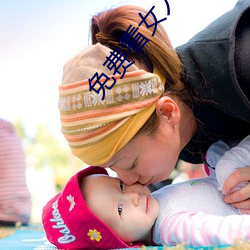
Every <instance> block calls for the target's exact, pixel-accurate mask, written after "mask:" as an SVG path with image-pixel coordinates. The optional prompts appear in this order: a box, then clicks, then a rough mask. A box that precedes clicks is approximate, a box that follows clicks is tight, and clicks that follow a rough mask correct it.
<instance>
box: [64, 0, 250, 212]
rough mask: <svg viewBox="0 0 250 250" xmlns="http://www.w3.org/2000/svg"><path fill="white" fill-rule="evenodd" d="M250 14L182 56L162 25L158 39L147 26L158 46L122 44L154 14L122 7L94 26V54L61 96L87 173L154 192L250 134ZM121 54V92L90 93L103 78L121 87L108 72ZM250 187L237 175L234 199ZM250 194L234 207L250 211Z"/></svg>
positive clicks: (237, 16) (73, 64)
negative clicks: (186, 165) (108, 63)
mask: <svg viewBox="0 0 250 250" xmlns="http://www.w3.org/2000/svg"><path fill="white" fill-rule="evenodd" d="M249 12H250V1H249V0H247V1H239V2H238V3H237V5H236V6H235V8H234V9H233V10H232V11H229V12H228V13H226V14H225V15H224V16H222V17H221V18H219V19H218V20H216V21H215V22H214V23H212V24H211V25H210V26H208V27H207V28H206V29H205V30H204V31H202V32H200V33H199V34H197V35H196V36H195V37H194V38H193V39H191V40H190V42H189V43H187V44H185V45H183V46H180V47H178V48H177V50H176V51H177V52H176V51H175V50H174V49H173V48H172V46H171V43H170V41H169V39H168V36H167V34H166V32H165V31H164V29H163V28H162V27H161V25H160V24H158V26H157V30H156V33H155V35H154V36H152V31H153V27H151V28H147V27H146V26H143V25H141V26H140V27H139V32H140V33H141V34H142V35H143V36H144V37H145V38H146V39H148V40H149V42H148V43H147V44H145V46H144V47H143V48H142V50H141V51H140V53H138V52H136V51H134V50H133V49H129V48H128V46H123V45H122V44H121V43H120V42H119V41H120V39H121V38H122V36H123V35H124V33H125V32H126V30H127V29H128V26H129V25H132V27H137V26H138V25H139V23H140V22H141V20H142V19H141V17H140V16H139V15H138V13H141V14H142V16H144V17H145V16H146V14H147V11H145V10H143V9H141V8H139V7H136V6H122V7H118V8H115V9H111V10H108V11H105V12H102V13H100V14H98V15H97V16H94V17H93V18H92V24H91V30H92V42H93V44H94V45H93V46H91V47H90V48H88V49H86V50H84V51H82V52H81V53H79V54H78V55H77V56H76V57H74V58H73V59H72V60H70V61H69V62H68V63H67V64H66V65H65V68H64V76H63V82H62V85H61V86H60V111H61V121H62V132H63V133H64V135H65V137H66V139H67V140H68V142H69V144H70V146H71V148H72V152H73V153H74V154H75V155H76V156H78V157H79V158H80V159H82V160H83V161H84V162H85V163H87V164H90V165H99V166H101V167H109V168H111V169H113V170H114V171H116V172H117V173H118V175H119V176H120V178H121V179H122V181H123V182H125V183H126V184H128V185H129V184H132V183H135V182H140V183H141V184H143V185H149V184H151V183H156V182H159V181H162V180H164V179H166V178H168V177H169V175H170V173H171V171H172V170H173V168H174V166H175V164H176V162H177V160H178V158H179V157H180V158H181V159H184V160H186V161H189V162H193V163H201V162H203V156H204V155H205V153H206V151H207V149H208V147H209V146H210V145H211V144H212V143H214V142H216V141H217V140H219V139H237V140H241V139H243V138H244V137H245V136H247V135H248V134H250V103H249V95H250V91H249V79H250V75H249V70H248V69H249V65H250V49H249V42H248V41H249V37H250V21H249V16H250V15H249ZM147 21H148V23H149V24H150V21H151V23H153V21H154V20H153V19H151V20H149V19H147ZM116 49H119V50H120V51H121V53H123V57H124V55H126V56H127V60H125V66H124V67H123V70H125V69H126V70H125V71H126V72H124V78H123V79H122V77H120V75H119V74H116V76H115V77H116V80H117V82H116V84H115V85H114V87H113V88H112V90H110V89H105V88H104V86H101V87H102V92H103V93H104V91H106V98H105V99H104V101H103V100H100V96H103V93H100V96H98V95H97V93H94V91H92V92H91V91H89V89H87V86H91V80H92V79H93V75H94V74H95V73H97V74H101V73H103V74H105V75H106V76H109V77H108V78H106V79H109V80H108V81H110V85H109V86H113V83H114V82H115V81H116V80H114V78H112V72H113V70H112V71H111V70H110V69H108V68H107V67H105V66H104V64H105V60H106V59H108V58H109V56H110V55H111V54H112V51H114V50H116ZM132 61H133V62H134V63H132ZM131 63H132V64H131ZM142 70H144V71H142ZM150 72H153V73H150ZM119 73H120V74H121V73H122V72H121V71H120V72H119ZM113 75H114V74H113ZM119 77H120V79H119ZM157 77H158V78H157ZM112 79H113V80H112ZM159 79H161V80H159ZM101 82H102V81H101ZM111 84H112V85H111ZM161 84H164V92H163V90H162V87H161ZM101 87H100V88H99V90H100V89H101ZM80 90H81V91H82V92H80ZM98 98H99V99H98ZM152 166H154V167H153V168H152ZM249 179H250V167H248V168H247V167H246V168H244V169H242V170H238V171H236V172H235V173H234V174H233V175H231V176H230V177H229V178H228V180H227V181H226V184H225V186H226V188H225V189H226V190H227V191H228V193H229V192H230V190H231V189H233V187H234V186H235V185H237V184H238V183H239V182H241V181H248V180H249ZM249 191H250V185H247V186H246V187H245V188H244V189H241V190H239V191H235V192H234V193H232V194H230V195H228V196H227V197H226V198H225V201H226V202H227V203H233V204H234V206H235V207H237V208H240V209H245V210H246V209H249V211H250V201H249V195H248V193H249Z"/></svg>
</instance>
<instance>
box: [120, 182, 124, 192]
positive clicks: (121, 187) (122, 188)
mask: <svg viewBox="0 0 250 250" xmlns="http://www.w3.org/2000/svg"><path fill="white" fill-rule="evenodd" d="M120 189H121V191H124V186H123V182H122V181H121V180H120Z"/></svg>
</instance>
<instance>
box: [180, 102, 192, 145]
mask: <svg viewBox="0 0 250 250" xmlns="http://www.w3.org/2000/svg"><path fill="white" fill-rule="evenodd" d="M180 112H181V123H180V136H181V137H180V138H181V146H182V148H184V147H185V146H186V145H187V144H188V142H189V141H190V140H191V139H192V137H193V136H194V134H195V132H196V121H195V117H194V114H193V111H192V109H191V108H189V107H187V106H184V105H181V107H180Z"/></svg>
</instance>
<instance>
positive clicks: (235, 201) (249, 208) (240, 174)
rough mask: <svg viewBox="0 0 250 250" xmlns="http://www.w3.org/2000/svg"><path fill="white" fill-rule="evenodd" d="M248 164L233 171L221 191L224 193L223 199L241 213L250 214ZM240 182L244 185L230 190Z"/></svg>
mask: <svg viewBox="0 0 250 250" xmlns="http://www.w3.org/2000/svg"><path fill="white" fill-rule="evenodd" d="M249 181H250V166H249V167H245V168H240V169H238V170H236V171H235V172H233V173H232V174H231V175H230V176H229V177H228V179H227V180H226V181H225V184H224V186H223V189H222V192H223V194H225V198H224V201H225V202H226V203H229V204H231V205H232V206H233V207H235V208H238V209H240V210H241V213H243V214H250V182H249ZM241 183H246V185H244V187H242V188H240V189H238V190H236V191H233V192H232V190H233V189H234V188H235V187H236V186H238V185H239V184H241Z"/></svg>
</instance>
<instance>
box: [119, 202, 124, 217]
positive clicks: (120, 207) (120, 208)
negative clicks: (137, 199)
mask: <svg viewBox="0 0 250 250" xmlns="http://www.w3.org/2000/svg"><path fill="white" fill-rule="evenodd" d="M122 208H123V205H122V204H119V205H118V214H119V215H120V216H121V213H122Z"/></svg>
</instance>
